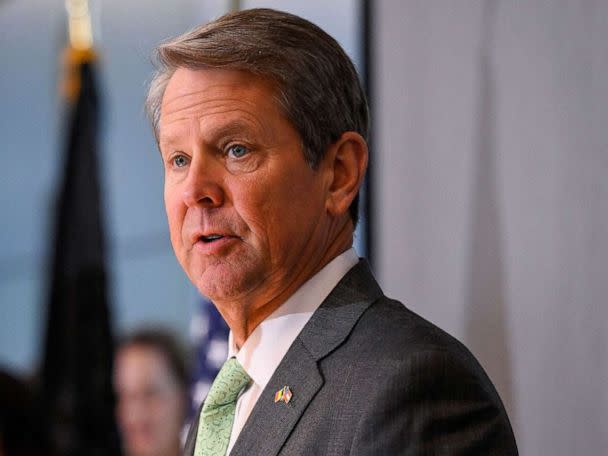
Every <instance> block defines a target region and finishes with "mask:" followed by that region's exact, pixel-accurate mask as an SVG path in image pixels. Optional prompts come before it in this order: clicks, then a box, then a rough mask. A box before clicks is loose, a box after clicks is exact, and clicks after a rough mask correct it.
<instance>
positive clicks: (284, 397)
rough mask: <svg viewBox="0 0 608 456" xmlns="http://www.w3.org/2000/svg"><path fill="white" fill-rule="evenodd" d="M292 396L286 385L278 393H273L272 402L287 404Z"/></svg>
mask: <svg viewBox="0 0 608 456" xmlns="http://www.w3.org/2000/svg"><path fill="white" fill-rule="evenodd" d="M292 396H293V393H292V392H291V389H290V388H289V386H287V385H286V386H284V387H283V388H281V389H280V390H279V391H277V392H276V393H274V402H275V404H276V403H277V402H285V403H286V404H289V401H290V400H291V397H292Z"/></svg>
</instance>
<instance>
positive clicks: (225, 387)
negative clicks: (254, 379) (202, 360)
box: [203, 358, 251, 412]
mask: <svg viewBox="0 0 608 456" xmlns="http://www.w3.org/2000/svg"><path fill="white" fill-rule="evenodd" d="M250 381H251V378H250V377H249V375H247V372H245V369H243V366H241V363H239V362H238V361H237V359H236V358H230V359H228V360H227V361H226V362H225V363H224V365H223V366H222V368H221V369H220V372H219V373H218V374H217V377H215V380H214V381H213V385H211V389H210V390H209V394H208V395H207V399H205V405H204V406H203V412H205V411H206V410H210V409H214V408H217V407H221V406H222V405H226V404H230V403H232V402H236V399H237V397H238V395H239V393H240V392H241V391H242V390H243V388H245V387H246V386H247V385H248V384H249V382H250Z"/></svg>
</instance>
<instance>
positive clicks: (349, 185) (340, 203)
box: [325, 131, 368, 216]
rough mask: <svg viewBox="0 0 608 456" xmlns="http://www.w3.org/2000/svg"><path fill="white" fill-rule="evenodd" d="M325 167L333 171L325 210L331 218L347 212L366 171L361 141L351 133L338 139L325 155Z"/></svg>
mask: <svg viewBox="0 0 608 456" xmlns="http://www.w3.org/2000/svg"><path fill="white" fill-rule="evenodd" d="M325 160H328V162H327V163H326V165H327V167H328V168H329V169H330V170H331V171H333V172H330V173H329V175H330V176H332V178H331V182H330V183H329V191H328V197H327V201H326V208H327V211H328V212H329V213H330V214H332V215H335V216H340V215H343V214H345V213H346V212H348V208H349V206H350V204H351V203H352V201H353V199H355V196H356V195H357V192H358V191H359V187H360V186H361V184H362V182H363V177H364V176H365V170H366V169H367V160H368V151H367V143H366V142H365V139H363V137H362V136H361V135H360V134H359V133H356V132H354V131H347V132H345V133H342V136H340V138H339V139H338V140H337V141H336V142H334V143H333V144H332V145H330V146H329V150H328V151H327V154H326V155H325Z"/></svg>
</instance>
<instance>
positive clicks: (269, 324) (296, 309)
mask: <svg viewBox="0 0 608 456" xmlns="http://www.w3.org/2000/svg"><path fill="white" fill-rule="evenodd" d="M358 261H359V259H358V257H357V253H356V252H355V249H354V248H352V247H351V248H350V249H349V250H347V251H345V252H343V253H342V254H340V255H338V256H337V257H336V258H334V259H333V260H332V261H330V262H329V263H328V264H327V265H325V267H324V268H323V269H321V270H320V271H319V272H318V273H316V274H315V275H314V276H313V277H311V278H310V279H309V280H308V281H307V282H305V283H304V284H303V285H302V286H301V287H300V288H299V289H298V290H297V291H296V292H295V293H294V294H293V295H291V296H290V297H289V298H288V299H287V301H285V302H284V303H283V304H282V305H281V306H280V307H279V308H278V309H276V310H275V311H274V312H273V313H272V314H270V315H269V316H268V317H267V318H266V319H265V320H264V321H263V322H262V323H260V324H259V325H258V326H257V328H255V329H254V331H253V332H252V333H251V335H250V336H249V337H248V338H247V340H246V341H245V343H244V344H243V346H242V347H241V349H240V350H238V349H237V348H236V344H235V342H234V337H233V335H232V331H230V335H229V336H228V357H229V358H230V357H232V356H236V359H237V360H238V361H239V363H241V365H242V366H243V368H244V369H245V371H246V372H247V374H248V375H249V376H250V377H251V378H252V380H253V381H254V382H255V383H256V384H257V385H259V386H260V387H261V388H262V389H263V388H264V387H265V386H266V384H267V383H268V381H269V380H270V377H272V374H273V373H274V371H275V370H276V368H277V367H278V365H279V363H280V362H281V360H282V359H283V357H284V356H285V353H287V350H289V347H290V346H291V344H292V343H293V341H294V340H295V339H296V337H297V336H298V334H300V331H302V329H303V328H304V326H305V325H306V323H307V322H308V320H309V319H310V317H311V316H312V314H313V313H314V312H315V310H317V308H318V307H319V306H320V305H321V303H322V302H323V301H324V300H325V298H326V297H327V296H328V295H329V293H330V292H331V291H332V290H333V289H334V288H335V286H336V285H337V284H338V282H339V281H340V280H341V279H342V277H344V275H346V273H347V272H348V271H349V270H350V269H351V268H352V267H353V266H354V265H356V264H357V262H358Z"/></svg>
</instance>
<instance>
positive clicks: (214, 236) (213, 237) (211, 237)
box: [201, 234, 224, 244]
mask: <svg viewBox="0 0 608 456" xmlns="http://www.w3.org/2000/svg"><path fill="white" fill-rule="evenodd" d="M223 237H224V236H222V235H221V234H210V235H208V236H201V241H203V242H204V243H206V244H208V243H210V242H213V241H217V240H218V239H222V238H223Z"/></svg>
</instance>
